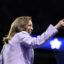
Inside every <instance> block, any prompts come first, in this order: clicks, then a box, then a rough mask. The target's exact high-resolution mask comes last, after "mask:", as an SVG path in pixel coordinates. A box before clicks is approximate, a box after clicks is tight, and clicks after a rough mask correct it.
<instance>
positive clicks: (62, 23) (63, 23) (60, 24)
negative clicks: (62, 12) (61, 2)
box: [55, 19, 64, 29]
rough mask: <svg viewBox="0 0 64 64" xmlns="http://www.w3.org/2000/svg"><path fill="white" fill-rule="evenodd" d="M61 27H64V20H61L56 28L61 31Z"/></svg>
mask: <svg viewBox="0 0 64 64" xmlns="http://www.w3.org/2000/svg"><path fill="white" fill-rule="evenodd" d="M60 27H64V19H62V20H60V21H59V22H58V23H57V24H56V25H55V28H56V29H59V28H60Z"/></svg>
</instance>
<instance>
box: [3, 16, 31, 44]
mask: <svg viewBox="0 0 64 64" xmlns="http://www.w3.org/2000/svg"><path fill="white" fill-rule="evenodd" d="M29 20H32V18H31V17H30V16H21V17H18V18H16V19H15V20H14V21H13V23H12V24H11V28H10V30H9V33H8V35H7V36H6V37H4V38H3V42H4V43H5V42H6V43H7V42H8V40H10V39H11V38H12V37H13V36H14V35H15V34H16V33H18V32H21V31H26V28H27V26H28V22H29Z"/></svg>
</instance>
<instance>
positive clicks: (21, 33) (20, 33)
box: [17, 31, 29, 36]
mask: <svg viewBox="0 0 64 64" xmlns="http://www.w3.org/2000/svg"><path fill="white" fill-rule="evenodd" d="M17 35H19V36H20V35H29V33H28V32H26V31H22V32H18V33H17Z"/></svg>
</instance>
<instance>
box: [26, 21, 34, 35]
mask: <svg viewBox="0 0 64 64" xmlns="http://www.w3.org/2000/svg"><path fill="white" fill-rule="evenodd" d="M26 31H27V32H28V33H29V34H31V33H32V31H33V24H32V21H31V20H29V23H28V27H27V29H26Z"/></svg>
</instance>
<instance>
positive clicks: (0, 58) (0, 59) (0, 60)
mask: <svg viewBox="0 0 64 64" xmlns="http://www.w3.org/2000/svg"><path fill="white" fill-rule="evenodd" d="M2 59H3V58H2V53H0V64H2Z"/></svg>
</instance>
